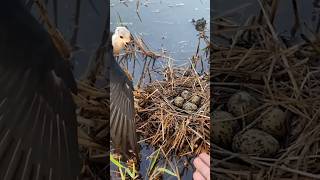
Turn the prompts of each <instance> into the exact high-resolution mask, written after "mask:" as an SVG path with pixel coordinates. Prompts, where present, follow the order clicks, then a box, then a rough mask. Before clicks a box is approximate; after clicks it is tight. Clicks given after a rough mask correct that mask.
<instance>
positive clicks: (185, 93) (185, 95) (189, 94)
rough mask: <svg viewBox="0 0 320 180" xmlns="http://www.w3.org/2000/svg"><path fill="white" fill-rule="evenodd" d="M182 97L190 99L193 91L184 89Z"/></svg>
mask: <svg viewBox="0 0 320 180" xmlns="http://www.w3.org/2000/svg"><path fill="white" fill-rule="evenodd" d="M181 97H183V99H185V100H188V99H190V97H191V92H189V91H188V90H184V91H182V93H181Z"/></svg>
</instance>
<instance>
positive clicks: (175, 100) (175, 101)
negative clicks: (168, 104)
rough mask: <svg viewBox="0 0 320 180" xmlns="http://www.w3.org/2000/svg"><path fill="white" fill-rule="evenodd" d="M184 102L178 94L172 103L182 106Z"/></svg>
mask: <svg viewBox="0 0 320 180" xmlns="http://www.w3.org/2000/svg"><path fill="white" fill-rule="evenodd" d="M183 103H184V99H183V98H182V97H180V96H177V97H176V98H174V105H176V106H177V107H179V108H182V106H183Z"/></svg>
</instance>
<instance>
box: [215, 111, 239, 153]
mask: <svg viewBox="0 0 320 180" xmlns="http://www.w3.org/2000/svg"><path fill="white" fill-rule="evenodd" d="M211 118H212V120H211V122H212V127H211V138H212V141H213V142H214V143H215V144H217V145H219V146H221V147H224V148H229V147H230V145H231V144H232V139H233V136H234V135H235V133H236V131H237V129H238V128H239V124H238V122H237V121H236V120H231V119H234V117H233V116H232V114H230V113H228V112H226V111H213V112H212V117H211ZM223 120H226V121H223ZM228 146H229V147H228Z"/></svg>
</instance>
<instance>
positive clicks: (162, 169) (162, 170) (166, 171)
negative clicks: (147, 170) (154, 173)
mask: <svg viewBox="0 0 320 180" xmlns="http://www.w3.org/2000/svg"><path fill="white" fill-rule="evenodd" d="M158 171H160V172H165V173H167V174H169V175H171V176H175V177H177V175H176V174H175V173H173V172H172V171H170V170H168V169H165V168H158Z"/></svg>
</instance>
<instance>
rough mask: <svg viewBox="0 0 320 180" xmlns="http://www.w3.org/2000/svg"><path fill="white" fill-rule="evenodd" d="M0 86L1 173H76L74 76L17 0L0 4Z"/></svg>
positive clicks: (5, 178) (60, 178)
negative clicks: (72, 94) (72, 93)
mask: <svg viewBox="0 0 320 180" xmlns="http://www.w3.org/2000/svg"><path fill="white" fill-rule="evenodd" d="M0 87H1V88H0V179H1V180H9V179H10V180H11V179H19V180H20V179H30V180H31V179H32V180H33V179H45V180H47V179H53V180H66V179H68V180H75V179H77V178H78V176H79V171H80V167H79V165H80V162H79V150H78V143H77V122H76V114H75V104H74V103H73V100H72V96H71V91H73V92H74V93H76V90H77V89H76V83H75V80H74V78H73V75H72V72H71V71H70V69H69V66H68V63H67V62H66V61H65V60H63V59H62V58H61V56H60V55H59V53H58V52H57V50H56V48H55V47H54V45H53V43H52V41H51V38H50V36H49V34H48V33H47V32H46V31H45V30H44V28H43V27H42V26H41V25H40V24H39V23H38V22H37V21H36V20H35V18H34V17H32V15H31V14H30V13H29V12H28V11H27V10H26V9H25V7H24V6H23V5H22V4H21V3H20V2H19V1H17V0H12V1H9V0H8V1H4V2H2V3H1V6H0Z"/></svg>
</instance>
